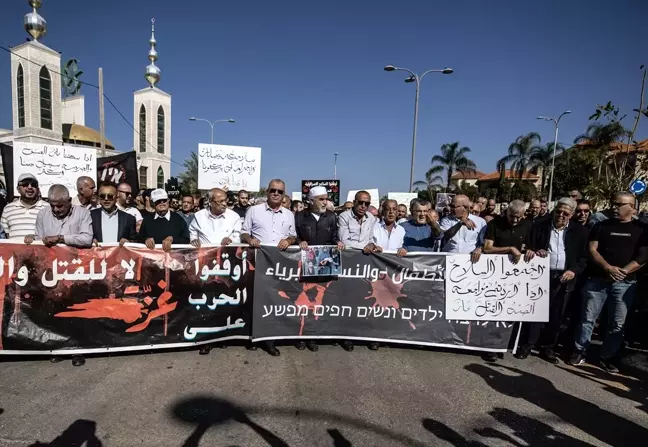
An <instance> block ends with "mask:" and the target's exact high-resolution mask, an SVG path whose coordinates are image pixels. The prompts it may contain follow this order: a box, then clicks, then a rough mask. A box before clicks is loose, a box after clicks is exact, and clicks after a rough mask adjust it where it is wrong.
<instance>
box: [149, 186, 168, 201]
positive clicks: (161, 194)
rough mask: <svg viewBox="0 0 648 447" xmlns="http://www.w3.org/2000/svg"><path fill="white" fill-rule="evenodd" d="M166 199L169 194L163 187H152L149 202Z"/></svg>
mask: <svg viewBox="0 0 648 447" xmlns="http://www.w3.org/2000/svg"><path fill="white" fill-rule="evenodd" d="M165 199H166V200H168V199H169V195H168V194H167V192H166V191H165V190H163V189H154V190H153V191H151V202H153V203H156V202H157V201H158V200H165Z"/></svg>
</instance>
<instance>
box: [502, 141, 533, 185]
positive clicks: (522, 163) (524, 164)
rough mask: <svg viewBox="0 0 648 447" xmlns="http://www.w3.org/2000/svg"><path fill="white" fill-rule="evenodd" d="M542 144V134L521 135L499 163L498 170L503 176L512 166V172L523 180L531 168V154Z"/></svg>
mask: <svg viewBox="0 0 648 447" xmlns="http://www.w3.org/2000/svg"><path fill="white" fill-rule="evenodd" d="M539 144H540V134H538V133H537V132H530V133H528V134H526V135H520V136H519V137H517V138H516V139H515V141H514V142H513V143H511V145H510V146H509V148H508V155H506V156H505V157H503V158H501V159H500V160H499V161H498V162H497V169H498V170H499V171H500V173H501V174H503V173H504V171H505V170H506V165H510V166H511V171H513V173H514V174H515V176H516V177H517V178H518V179H520V180H522V177H524V174H526V173H527V172H528V171H529V168H530V167H531V164H532V163H531V154H532V153H533V150H534V149H535V148H537V147H539V146H538V145H539Z"/></svg>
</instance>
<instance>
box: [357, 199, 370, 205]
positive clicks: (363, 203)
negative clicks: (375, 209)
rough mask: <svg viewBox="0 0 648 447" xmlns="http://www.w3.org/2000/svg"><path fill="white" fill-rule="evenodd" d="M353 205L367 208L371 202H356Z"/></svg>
mask: <svg viewBox="0 0 648 447" xmlns="http://www.w3.org/2000/svg"><path fill="white" fill-rule="evenodd" d="M355 203H357V204H358V205H360V206H369V205H371V202H365V201H364V200H356V201H355Z"/></svg>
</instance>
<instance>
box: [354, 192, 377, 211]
mask: <svg viewBox="0 0 648 447" xmlns="http://www.w3.org/2000/svg"><path fill="white" fill-rule="evenodd" d="M358 191H367V192H368V193H369V195H370V196H371V205H372V206H375V207H376V208H380V195H379V194H378V190H377V189H358V190H355V191H349V193H348V194H347V202H353V199H355V195H356V194H357V193H358Z"/></svg>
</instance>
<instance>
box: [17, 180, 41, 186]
mask: <svg viewBox="0 0 648 447" xmlns="http://www.w3.org/2000/svg"><path fill="white" fill-rule="evenodd" d="M18 186H21V187H23V188H27V187H28V186H31V187H32V188H38V182H37V181H34V180H32V181H28V182H20V183H18Z"/></svg>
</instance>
